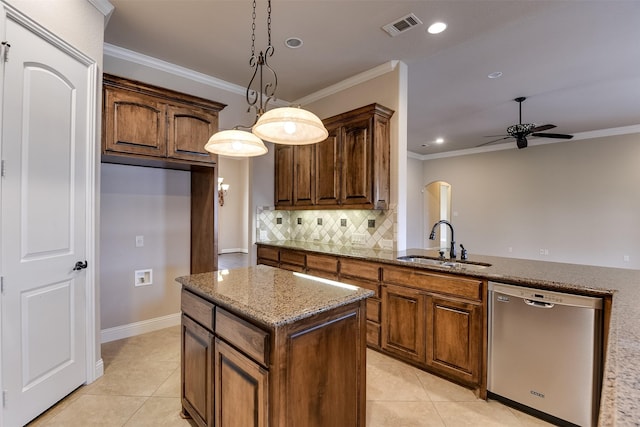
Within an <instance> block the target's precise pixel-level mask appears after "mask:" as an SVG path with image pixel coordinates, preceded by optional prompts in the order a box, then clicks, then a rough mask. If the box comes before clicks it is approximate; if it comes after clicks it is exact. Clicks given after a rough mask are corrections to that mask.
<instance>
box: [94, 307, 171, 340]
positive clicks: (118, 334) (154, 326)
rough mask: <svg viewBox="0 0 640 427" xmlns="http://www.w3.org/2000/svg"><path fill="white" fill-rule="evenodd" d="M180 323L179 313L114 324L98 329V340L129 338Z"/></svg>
mask: <svg viewBox="0 0 640 427" xmlns="http://www.w3.org/2000/svg"><path fill="white" fill-rule="evenodd" d="M179 324H180V313H175V314H168V315H166V316H162V317H156V318H154V319H148V320H142V321H140V322H135V323H129V324H128V325H122V326H115V327H113V328H107V329H103V330H101V331H100V342H101V343H106V342H110V341H115V340H120V339H122V338H129V337H133V336H136V335H140V334H146V333H147V332H153V331H157V330H159V329H164V328H168V327H170V326H177V325H179Z"/></svg>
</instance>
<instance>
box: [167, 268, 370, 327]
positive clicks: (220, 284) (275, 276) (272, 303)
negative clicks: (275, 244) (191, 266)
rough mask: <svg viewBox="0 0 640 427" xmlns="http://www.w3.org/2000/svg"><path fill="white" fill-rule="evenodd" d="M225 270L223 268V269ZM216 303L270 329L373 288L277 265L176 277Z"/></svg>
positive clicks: (344, 302) (367, 293)
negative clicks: (352, 284) (306, 273)
mask: <svg viewBox="0 0 640 427" xmlns="http://www.w3.org/2000/svg"><path fill="white" fill-rule="evenodd" d="M225 271H226V270H225ZM176 281H177V282H179V283H181V284H182V285H183V286H184V287H185V288H187V289H188V290H190V291H193V292H194V293H196V294H200V295H201V296H203V297H205V298H207V299H209V300H211V301H213V302H214V303H216V304H217V305H219V306H221V307H224V308H227V309H230V310H232V311H236V312H238V313H241V314H243V315H245V316H247V317H248V318H250V319H252V320H254V321H256V322H258V323H260V324H263V325H265V326H267V327H270V328H276V327H279V326H282V325H285V324H289V323H294V322H296V321H298V320H300V319H304V318H306V317H310V316H313V315H314V314H317V313H322V312H325V311H329V310H332V309H334V308H336V307H340V306H343V305H347V304H350V303H352V302H356V301H360V300H362V299H365V298H368V297H370V296H372V295H373V294H374V292H373V291H370V290H367V289H362V288H358V287H355V286H350V285H344V284H341V283H337V282H331V281H329V280H324V279H319V278H313V277H311V278H310V276H307V277H304V275H302V276H301V275H298V273H292V272H291V271H286V270H281V269H279V268H273V267H268V266H266V265H258V266H255V267H248V268H240V269H235V270H228V273H226V274H223V272H222V271H218V272H210V273H201V274H193V275H190V276H182V277H178V278H177V279H176Z"/></svg>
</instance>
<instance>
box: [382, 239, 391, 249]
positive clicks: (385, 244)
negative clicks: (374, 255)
mask: <svg viewBox="0 0 640 427" xmlns="http://www.w3.org/2000/svg"><path fill="white" fill-rule="evenodd" d="M380 246H381V247H382V249H393V240H391V239H382V240H380Z"/></svg>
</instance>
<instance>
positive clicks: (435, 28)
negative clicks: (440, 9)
mask: <svg viewBox="0 0 640 427" xmlns="http://www.w3.org/2000/svg"><path fill="white" fill-rule="evenodd" d="M446 29H447V24H445V23H444V22H434V23H433V24H431V25H429V28H427V31H428V32H429V34H440V33H441V32H443V31H444V30H446Z"/></svg>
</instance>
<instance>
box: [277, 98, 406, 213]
mask: <svg viewBox="0 0 640 427" xmlns="http://www.w3.org/2000/svg"><path fill="white" fill-rule="evenodd" d="M392 115H393V111H392V110H390V109H388V108H386V107H383V106H382V105H379V104H371V105H367V106H365V107H362V108H358V109H355V110H352V111H349V112H347V113H343V114H339V115H337V116H333V117H330V118H328V119H326V120H324V121H323V122H324V124H325V126H326V127H327V130H328V131H329V136H328V138H327V139H326V140H325V141H323V142H319V143H317V144H312V145H308V146H295V147H290V146H289V147H283V146H277V147H276V154H275V168H274V169H275V200H274V203H275V206H276V207H278V208H281V209H341V208H344V209H388V208H389V197H390V179H391V178H390V150H391V143H390V127H389V121H390V118H391V116H392Z"/></svg>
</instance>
